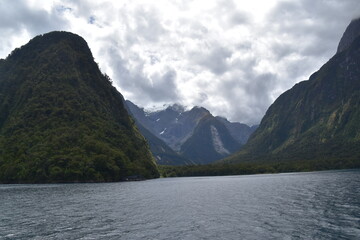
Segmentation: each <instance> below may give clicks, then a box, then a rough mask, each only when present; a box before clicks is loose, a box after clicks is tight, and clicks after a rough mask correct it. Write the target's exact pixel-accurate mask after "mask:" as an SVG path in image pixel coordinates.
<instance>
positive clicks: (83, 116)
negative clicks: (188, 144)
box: [0, 32, 159, 183]
mask: <svg viewBox="0 0 360 240" xmlns="http://www.w3.org/2000/svg"><path fill="white" fill-rule="evenodd" d="M134 175H137V176H138V177H142V178H154V177H158V176H159V173H158V170H157V167H156V164H155V161H154V158H153V157H152V155H151V152H150V151H149V147H148V145H147V143H146V141H145V139H144V137H143V136H142V135H141V134H140V132H139V131H138V130H137V128H136V127H135V125H134V122H133V120H132V119H131V118H130V116H129V115H128V113H127V111H126V109H125V107H124V104H123V97H122V95H121V94H120V93H119V92H118V91H116V89H115V88H114V87H113V86H112V85H111V83H110V81H109V78H108V77H107V76H106V75H103V74H102V73H101V72H100V70H99V68H98V66H97V64H96V63H95V62H94V58H93V56H92V54H91V52H90V49H89V47H88V45H87V43H86V41H85V40H84V39H83V38H81V37H79V36H77V35H75V34H72V33H68V32H51V33H48V34H45V35H41V36H37V37H35V38H34V39H32V40H31V41H30V42H29V43H28V44H26V45H24V46H23V47H21V48H20V49H15V50H14V51H13V52H12V53H11V54H10V55H9V56H8V57H7V58H6V59H5V60H1V61H0V182H2V183H5V182H6V183H33V182H37V183H44V182H101V181H119V180H122V179H124V178H126V177H127V176H134Z"/></svg>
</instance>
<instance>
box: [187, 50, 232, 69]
mask: <svg viewBox="0 0 360 240" xmlns="http://www.w3.org/2000/svg"><path fill="white" fill-rule="evenodd" d="M209 48H210V49H209V51H208V52H194V53H192V54H191V55H192V56H189V57H190V58H191V59H193V60H194V61H195V62H196V63H197V64H199V65H202V66H204V67H206V68H207V69H209V70H210V71H211V72H213V73H214V74H216V75H221V74H223V73H224V72H226V71H227V70H228V67H229V64H228V61H227V60H228V59H229V58H230V57H231V55H232V51H230V50H229V49H227V48H225V47H221V46H220V47H215V46H210V47H209Z"/></svg>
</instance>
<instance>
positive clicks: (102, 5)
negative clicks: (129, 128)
mask: <svg viewBox="0 0 360 240" xmlns="http://www.w3.org/2000/svg"><path fill="white" fill-rule="evenodd" d="M359 12H360V4H359V1H358V0H347V1H335V0H329V1H323V0H299V1H289V0H252V1H245V0H237V1H233V0H207V1H200V0H199V1H190V0H181V1H167V0H158V1H156V2H152V1H147V0H137V1H130V0H124V1H111V0H103V1H90V0H82V1H72V0H54V1H47V0H40V2H39V1H33V0H29V1H25V0H19V1H5V2H4V3H2V4H1V5H0V30H1V31H2V36H0V54H1V56H2V57H5V56H6V55H7V54H8V53H10V52H11V50H12V49H13V48H15V47H19V46H21V45H22V44H25V43H26V42H27V41H29V40H30V38H32V37H34V36H35V35H37V34H40V33H44V32H47V31H52V30H67V31H72V32H75V33H77V34H79V35H81V36H82V37H84V38H85V39H86V40H87V42H88V44H89V46H90V48H91V50H92V52H93V54H94V57H95V60H96V61H97V62H98V63H99V65H100V67H101V69H102V71H103V72H106V73H107V74H108V75H109V76H110V77H111V78H112V79H113V81H114V84H115V85H116V86H117V88H118V89H119V91H120V92H121V93H122V94H123V95H124V96H125V98H128V99H130V100H132V101H133V102H135V103H137V104H139V105H141V106H143V107H148V106H154V105H162V104H164V103H175V102H177V103H182V104H185V105H188V106H189V107H191V106H194V105H200V106H204V107H206V108H208V109H209V110H210V111H211V112H212V113H214V114H215V115H222V116H225V117H227V118H229V119H230V120H232V121H241V122H245V123H248V124H256V123H259V122H260V120H261V118H262V116H263V115H264V113H265V112H266V110H267V108H268V107H269V106H270V104H271V103H272V102H273V101H274V100H275V99H276V98H277V97H278V96H279V95H280V94H281V93H282V92H284V91H285V90H287V89H289V88H291V87H292V86H293V85H294V84H295V83H297V82H299V81H302V80H306V79H307V78H308V77H309V76H310V75H311V73H313V72H314V71H316V70H318V69H319V68H320V67H321V66H322V65H323V64H324V63H325V62H326V61H327V60H328V59H329V58H330V57H331V56H332V55H333V54H334V53H335V52H336V48H337V44H338V42H339V40H340V37H341V35H342V33H343V32H344V30H345V28H346V26H347V25H348V24H349V23H350V20H351V19H352V18H355V17H359V16H360V14H359Z"/></svg>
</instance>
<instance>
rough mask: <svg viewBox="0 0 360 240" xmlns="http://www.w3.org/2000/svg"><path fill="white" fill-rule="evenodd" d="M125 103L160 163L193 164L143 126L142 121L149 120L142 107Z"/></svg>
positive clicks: (128, 102)
mask: <svg viewBox="0 0 360 240" xmlns="http://www.w3.org/2000/svg"><path fill="white" fill-rule="evenodd" d="M125 105H126V106H127V108H128V112H129V113H130V114H131V115H132V116H133V118H134V120H135V121H136V125H137V127H138V129H139V130H140V132H141V133H142V134H143V135H144V137H145V138H146V140H147V142H148V144H149V146H150V150H151V152H152V154H153V156H154V157H155V159H156V162H157V163H158V164H161V165H191V164H193V162H191V161H190V160H188V159H186V158H185V157H184V156H182V155H180V154H179V153H177V152H175V151H174V150H173V149H172V148H170V147H169V146H168V145H167V144H166V143H165V142H164V141H163V140H161V139H160V138H159V137H157V136H155V134H153V133H152V132H150V131H149V130H148V129H147V128H146V127H144V126H143V124H142V123H141V122H144V121H148V120H147V119H146V117H145V113H144V111H143V110H142V109H141V108H139V107H137V106H136V105H135V104H133V103H132V102H130V101H126V102H125ZM130 109H131V110H130ZM133 112H134V113H135V114H134V113H133ZM134 115H136V116H138V117H139V118H141V119H140V120H139V119H137V118H135V117H134ZM140 121H141V122H140ZM148 124H149V123H148Z"/></svg>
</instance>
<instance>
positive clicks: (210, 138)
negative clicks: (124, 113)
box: [126, 100, 256, 165]
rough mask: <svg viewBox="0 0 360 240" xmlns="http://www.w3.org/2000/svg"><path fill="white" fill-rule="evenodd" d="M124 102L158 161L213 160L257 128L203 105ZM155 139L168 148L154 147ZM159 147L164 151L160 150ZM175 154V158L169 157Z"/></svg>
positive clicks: (193, 162)
mask: <svg viewBox="0 0 360 240" xmlns="http://www.w3.org/2000/svg"><path fill="white" fill-rule="evenodd" d="M126 105H127V106H128V109H129V112H130V113H131V114H132V116H133V117H134V119H135V120H136V123H137V125H138V127H139V129H140V131H141V132H142V134H143V135H144V136H145V137H146V138H147V140H148V141H149V145H150V148H151V149H152V152H153V154H154V156H155V157H156V158H157V162H158V163H159V164H165V165H188V164H206V163H211V162H214V161H216V160H219V159H221V158H224V157H226V156H229V155H230V154H232V153H234V152H236V151H238V150H239V149H240V148H241V146H242V145H243V144H244V143H246V141H247V139H248V138H249V136H250V135H251V133H252V132H253V131H254V130H255V129H256V126H253V127H249V126H247V125H246V124H241V123H237V122H235V123H233V122H229V121H228V120H227V119H225V118H223V117H214V116H213V115H212V114H211V113H210V112H209V111H208V110H207V109H205V108H203V107H193V108H192V109H190V110H186V109H185V107H184V106H181V105H179V104H174V105H171V106H168V107H166V108H165V109H162V110H158V111H146V110H144V109H143V108H140V107H138V106H137V105H135V104H134V103H132V102H131V101H129V100H127V101H126ZM144 130H145V131H144ZM149 132H150V133H151V134H152V136H151V137H149ZM147 136H148V137H147ZM155 139H157V142H159V140H158V139H160V140H161V141H162V143H165V144H166V145H167V146H168V147H170V149H165V148H164V147H155V146H156V145H157V144H154V140H155ZM161 148H162V149H163V151H162V152H161V151H160V152H159V151H158V150H159V149H161ZM174 156H176V160H175V161H174V160H173V159H172V157H174ZM179 157H181V159H180V158H179ZM181 160H182V161H181Z"/></svg>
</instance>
